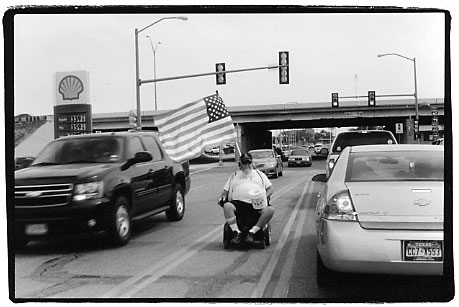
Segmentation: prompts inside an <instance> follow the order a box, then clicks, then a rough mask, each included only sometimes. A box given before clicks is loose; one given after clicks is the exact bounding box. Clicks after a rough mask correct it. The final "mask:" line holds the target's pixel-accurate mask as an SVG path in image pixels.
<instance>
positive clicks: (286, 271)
mask: <svg viewBox="0 0 459 307" xmlns="http://www.w3.org/2000/svg"><path fill="white" fill-rule="evenodd" d="M308 186H309V189H308V193H307V195H308V197H307V198H306V201H305V202H304V204H309V203H310V201H311V198H312V197H313V195H312V193H311V192H312V187H313V186H312V185H311V184H309V185H308ZM306 209H307V207H303V208H302V210H301V212H300V216H299V218H298V223H297V225H296V229H295V234H294V237H293V242H292V244H291V245H290V248H289V249H288V251H287V253H286V255H287V261H286V262H285V264H284V266H283V268H282V271H281V275H280V277H279V281H278V283H277V285H276V287H275V288H274V293H273V297H276V298H286V297H287V295H288V290H289V288H288V287H289V282H290V279H291V278H292V275H293V266H294V265H295V255H296V251H297V250H298V246H299V245H300V239H301V235H302V229H303V226H304V223H305V222H306V214H307V210H306Z"/></svg>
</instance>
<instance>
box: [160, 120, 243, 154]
mask: <svg viewBox="0 0 459 307" xmlns="http://www.w3.org/2000/svg"><path fill="white" fill-rule="evenodd" d="M218 126H220V127H217V126H216V127H215V128H214V129H208V128H206V130H201V131H197V132H196V133H193V134H192V135H193V138H190V139H191V140H184V141H182V142H179V143H177V142H172V141H170V142H167V143H164V142H163V141H162V140H161V141H162V142H163V145H164V146H165V147H166V148H167V149H168V150H170V151H171V152H174V153H175V152H179V151H183V150H186V149H187V148H193V147H195V146H199V145H200V144H201V143H202V142H208V141H212V140H213V139H215V138H216V139H217V140H219V139H220V138H223V137H224V136H225V135H228V134H229V135H230V136H231V137H233V138H235V137H236V134H235V133H234V134H233V132H234V128H232V127H228V126H221V125H218ZM217 143H219V142H218V141H217ZM204 146H208V145H204Z"/></svg>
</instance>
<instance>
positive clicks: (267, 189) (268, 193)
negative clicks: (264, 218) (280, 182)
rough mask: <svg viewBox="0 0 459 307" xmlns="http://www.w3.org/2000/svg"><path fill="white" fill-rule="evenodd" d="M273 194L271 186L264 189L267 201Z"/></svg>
mask: <svg viewBox="0 0 459 307" xmlns="http://www.w3.org/2000/svg"><path fill="white" fill-rule="evenodd" d="M273 193H274V190H273V186H272V185H271V186H269V187H267V188H266V198H267V199H270V198H271V195H273Z"/></svg>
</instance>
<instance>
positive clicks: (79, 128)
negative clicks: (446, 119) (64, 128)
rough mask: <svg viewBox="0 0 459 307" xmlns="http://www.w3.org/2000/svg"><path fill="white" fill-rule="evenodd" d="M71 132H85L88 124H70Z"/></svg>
mask: <svg viewBox="0 0 459 307" xmlns="http://www.w3.org/2000/svg"><path fill="white" fill-rule="evenodd" d="M70 130H72V131H85V130H86V124H70Z"/></svg>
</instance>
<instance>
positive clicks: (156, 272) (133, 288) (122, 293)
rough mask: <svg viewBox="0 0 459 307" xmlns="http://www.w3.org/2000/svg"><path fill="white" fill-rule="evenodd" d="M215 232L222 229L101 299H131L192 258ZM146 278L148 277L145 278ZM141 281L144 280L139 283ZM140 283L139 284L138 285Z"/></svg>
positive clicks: (195, 242) (212, 237) (162, 261)
mask: <svg viewBox="0 0 459 307" xmlns="http://www.w3.org/2000/svg"><path fill="white" fill-rule="evenodd" d="M217 231H222V227H221V226H219V227H217V228H215V229H214V230H212V231H211V232H209V233H207V234H206V235H205V236H202V237H201V238H199V239H197V240H196V241H194V242H193V244H191V245H189V246H186V247H183V248H181V249H179V250H177V251H175V252H174V253H173V254H171V255H170V256H168V257H167V258H166V259H163V260H161V261H159V262H156V263H155V264H154V265H153V266H151V267H150V268H148V269H147V270H144V271H142V272H141V273H140V274H137V275H134V276H132V277H131V278H129V279H128V280H126V281H124V282H123V283H121V284H119V285H117V286H116V287H114V288H112V289H111V290H110V291H109V292H107V293H105V294H104V295H103V296H102V298H111V297H120V298H121V297H123V298H129V297H132V295H134V294H135V293H137V292H139V291H141V290H142V289H143V288H145V287H146V286H148V285H149V284H151V283H153V282H154V281H155V280H157V279H158V278H160V277H161V276H162V275H164V274H166V272H168V271H169V270H171V269H172V268H174V267H175V266H177V265H178V264H180V263H182V262H183V261H185V260H186V259H188V258H190V257H191V256H193V255H194V254H195V253H197V252H198V251H200V250H201V249H202V248H204V247H205V246H206V245H207V243H206V242H207V241H206V240H207V239H209V237H210V238H211V239H210V240H213V239H214V237H215V239H216V238H217V234H216V232H217ZM195 245H197V246H195ZM146 276H150V277H148V278H146ZM141 280H144V281H142V282H140V281H141ZM139 282H140V283H139Z"/></svg>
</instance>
